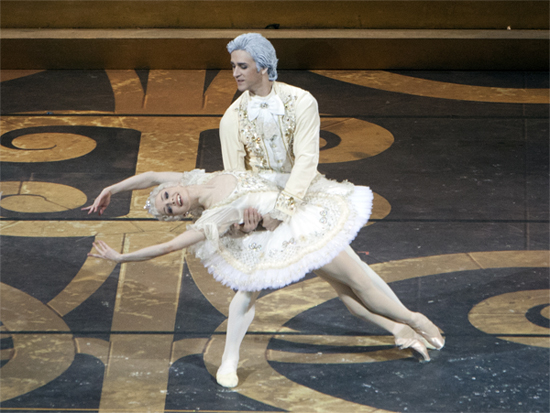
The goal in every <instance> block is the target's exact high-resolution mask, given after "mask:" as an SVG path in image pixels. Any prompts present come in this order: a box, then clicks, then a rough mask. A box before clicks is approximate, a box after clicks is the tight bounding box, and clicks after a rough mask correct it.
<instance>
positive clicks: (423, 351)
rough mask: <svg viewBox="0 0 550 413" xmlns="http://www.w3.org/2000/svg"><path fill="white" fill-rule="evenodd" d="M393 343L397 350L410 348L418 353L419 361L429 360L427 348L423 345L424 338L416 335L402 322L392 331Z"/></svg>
mask: <svg viewBox="0 0 550 413" xmlns="http://www.w3.org/2000/svg"><path fill="white" fill-rule="evenodd" d="M394 337H395V345H396V346H397V348H399V350H405V349H406V348H410V349H411V350H413V351H415V352H416V353H418V355H419V356H420V357H421V359H420V362H421V363H425V362H428V361H430V355H429V354H428V349H427V348H426V346H425V345H424V343H423V341H424V339H423V338H422V337H421V336H420V335H418V334H417V333H416V332H415V331H414V330H413V329H412V328H410V327H409V326H407V325H405V324H403V325H402V326H401V327H400V328H399V330H398V331H397V332H395V333H394Z"/></svg>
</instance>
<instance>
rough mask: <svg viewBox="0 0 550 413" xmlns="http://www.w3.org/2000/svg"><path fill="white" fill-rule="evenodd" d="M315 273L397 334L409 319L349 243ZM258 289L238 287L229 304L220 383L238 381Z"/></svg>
mask: <svg viewBox="0 0 550 413" xmlns="http://www.w3.org/2000/svg"><path fill="white" fill-rule="evenodd" d="M315 273H316V274H317V275H318V276H319V277H321V278H322V279H324V280H325V281H327V282H328V283H329V284H330V285H331V286H332V288H334V290H335V291H336V292H337V293H338V296H339V297H340V299H341V300H342V302H343V303H344V305H345V306H346V307H347V308H348V310H349V311H350V312H351V314H353V315H354V316H356V317H358V318H360V319H363V320H365V321H370V322H372V323H374V324H375V325H377V326H379V327H381V328H383V329H384V330H386V331H388V332H390V333H392V334H394V335H395V334H396V333H397V332H399V331H400V330H402V328H403V327H404V325H403V324H401V323H408V322H410V320H411V316H412V313H411V312H410V311H409V310H408V309H407V308H406V307H405V306H404V305H403V304H402V303H401V301H400V300H399V298H397V296H396V295H395V293H394V292H393V290H392V289H391V288H390V287H389V286H388V284H386V282H385V281H384V280H383V279H382V278H380V276H379V275H378V274H376V272H374V271H373V270H372V269H371V268H370V267H369V266H368V265H367V264H366V263H364V262H363V261H361V259H360V258H359V257H358V256H357V254H355V252H354V251H353V250H352V249H351V247H349V246H348V247H347V248H346V249H345V250H344V251H342V252H341V253H340V254H339V255H338V256H337V257H336V258H335V259H334V260H333V261H332V262H330V263H329V264H327V265H325V266H324V267H322V268H320V269H319V270H317V271H315ZM259 293H260V292H259V291H256V292H248V291H237V293H236V294H235V297H234V298H233V300H232V301H231V304H230V306H229V318H228V320H227V336H226V340H225V348H224V352H223V356H222V364H221V366H220V368H219V370H218V375H217V377H218V381H219V382H220V384H222V385H227V387H233V386H234V385H237V380H238V379H237V376H236V371H237V365H238V363H239V350H240V346H241V342H242V340H243V338H244V336H245V334H246V331H247V330H248V327H249V326H250V323H252V320H253V319H254V311H255V302H256V299H257V298H258V295H259ZM394 320H395V321H394ZM223 381H225V383H223ZM228 384H229V385H228Z"/></svg>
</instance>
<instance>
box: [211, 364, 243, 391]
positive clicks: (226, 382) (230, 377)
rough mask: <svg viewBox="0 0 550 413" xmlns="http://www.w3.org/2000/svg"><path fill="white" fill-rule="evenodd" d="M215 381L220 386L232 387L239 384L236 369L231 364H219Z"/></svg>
mask: <svg viewBox="0 0 550 413" xmlns="http://www.w3.org/2000/svg"><path fill="white" fill-rule="evenodd" d="M216 381H217V382H218V384H219V385H220V386H223V387H228V388H233V387H237V384H239V377H238V376H237V370H236V369H235V368H233V367H232V366H227V365H225V366H224V365H223V364H222V365H221V366H220V368H219V369H218V371H217V373H216Z"/></svg>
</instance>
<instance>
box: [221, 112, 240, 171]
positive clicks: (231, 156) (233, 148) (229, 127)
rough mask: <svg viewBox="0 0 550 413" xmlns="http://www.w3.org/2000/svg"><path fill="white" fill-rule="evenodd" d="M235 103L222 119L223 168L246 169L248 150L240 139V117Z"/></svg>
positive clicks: (227, 169)
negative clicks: (245, 159)
mask: <svg viewBox="0 0 550 413" xmlns="http://www.w3.org/2000/svg"><path fill="white" fill-rule="evenodd" d="M235 103H236V102H235ZM235 103H234V104H233V105H231V106H230V107H229V109H227V111H226V112H225V114H224V115H223V117H222V120H221V121H220V142H221V146H222V158H223V169H225V170H226V171H244V170H245V169H246V167H245V162H244V158H245V155H246V152H245V149H244V146H243V144H242V142H240V140H239V119H238V114H237V111H236V109H237V106H236V104H235Z"/></svg>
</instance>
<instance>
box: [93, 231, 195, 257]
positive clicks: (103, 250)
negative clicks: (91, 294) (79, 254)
mask: <svg viewBox="0 0 550 413" xmlns="http://www.w3.org/2000/svg"><path fill="white" fill-rule="evenodd" d="M204 239H205V236H204V234H203V233H202V232H200V231H195V230H189V231H185V232H184V233H183V234H180V235H178V236H177V237H176V238H174V239H173V240H171V241H168V242H164V243H162V244H157V245H151V246H150V247H145V248H142V249H140V250H138V251H134V252H130V253H126V254H121V253H120V252H118V251H116V250H114V249H113V248H111V247H109V246H108V245H107V243H105V241H99V240H98V241H95V242H94V247H95V249H96V250H97V252H98V253H97V254H92V253H89V254H88V256H89V257H94V258H102V259H104V260H111V261H114V262H117V263H120V262H129V261H147V260H150V259H152V258H155V257H160V256H161V255H166V254H169V253H171V252H174V251H179V250H182V249H184V248H187V247H189V246H191V245H193V244H196V243H197V242H200V241H203V240H204Z"/></svg>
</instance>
